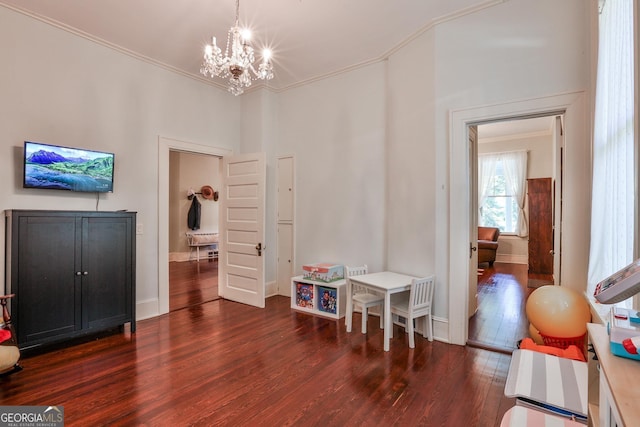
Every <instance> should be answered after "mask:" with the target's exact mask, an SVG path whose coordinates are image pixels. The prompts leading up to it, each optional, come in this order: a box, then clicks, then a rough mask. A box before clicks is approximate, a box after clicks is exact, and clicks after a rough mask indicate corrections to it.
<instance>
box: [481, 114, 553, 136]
mask: <svg viewBox="0 0 640 427" xmlns="http://www.w3.org/2000/svg"><path fill="white" fill-rule="evenodd" d="M554 121H555V115H550V116H544V117H535V118H530V119H520V120H505V121H500V122H494V123H487V124H482V125H479V126H478V141H479V142H483V141H484V142H487V141H488V140H493V139H496V138H507V137H515V136H522V135H534V134H535V135H540V134H549V135H551V132H552V131H553V122H554Z"/></svg>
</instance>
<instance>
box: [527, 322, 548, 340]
mask: <svg viewBox="0 0 640 427" xmlns="http://www.w3.org/2000/svg"><path fill="white" fill-rule="evenodd" d="M529 335H530V336H531V339H532V340H533V342H535V343H536V344H538V345H544V340H543V339H542V335H540V331H538V330H537V329H536V327H535V326H533V324H532V323H530V324H529Z"/></svg>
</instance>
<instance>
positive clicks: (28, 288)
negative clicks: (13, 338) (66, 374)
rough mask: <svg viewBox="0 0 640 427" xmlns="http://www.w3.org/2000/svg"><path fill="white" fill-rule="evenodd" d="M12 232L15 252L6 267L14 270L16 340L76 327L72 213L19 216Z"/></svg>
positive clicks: (77, 303)
mask: <svg viewBox="0 0 640 427" xmlns="http://www.w3.org/2000/svg"><path fill="white" fill-rule="evenodd" d="M15 225H16V224H15V222H14V226H15ZM14 232H16V230H15V228H14ZM16 237H17V239H16V240H14V242H13V244H14V245H15V246H14V248H15V249H16V251H15V252H14V253H17V254H18V256H17V257H15V258H13V259H12V262H13V263H14V264H13V266H12V268H13V269H15V270H14V271H17V275H15V276H14V279H17V281H16V283H13V289H15V292H16V303H17V311H18V312H17V313H16V314H17V316H15V314H14V316H15V317H17V320H16V329H17V333H18V342H19V343H20V344H21V345H22V344H27V345H29V344H30V343H37V342H41V341H43V340H47V339H48V338H51V337H55V336H58V335H65V334H72V333H74V332H75V331H77V330H78V329H80V327H81V324H80V301H79V299H78V296H79V295H80V293H79V292H77V290H79V289H80V288H79V286H80V278H81V276H78V275H76V269H75V265H76V256H77V255H76V250H75V248H76V243H77V241H76V240H77V233H76V218H75V217H74V216H52V217H48V216H20V217H19V218H18V221H17V236H16ZM17 242H19V243H20V244H19V245H18V244H17ZM18 261H19V262H18Z"/></svg>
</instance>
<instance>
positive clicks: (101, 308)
mask: <svg viewBox="0 0 640 427" xmlns="http://www.w3.org/2000/svg"><path fill="white" fill-rule="evenodd" d="M82 229H83V237H82V241H83V244H82V269H83V271H85V272H86V273H87V274H86V275H84V276H83V281H82V301H83V303H82V307H83V315H82V317H83V322H82V323H83V327H85V328H103V327H108V326H112V325H119V324H122V323H123V322H124V321H126V319H128V318H130V317H131V280H130V277H131V263H130V261H128V260H130V259H131V249H130V245H129V244H128V242H130V241H131V240H130V239H131V238H132V236H131V235H130V233H131V230H132V226H131V218H130V217H125V218H118V217H111V218H84V219H83V228H82Z"/></svg>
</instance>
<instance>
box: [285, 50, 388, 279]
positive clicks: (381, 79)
mask: <svg viewBox="0 0 640 427" xmlns="http://www.w3.org/2000/svg"><path fill="white" fill-rule="evenodd" d="M385 105H386V94H385V64H384V63H378V64H374V65H370V66H367V67H364V68H361V69H358V70H356V71H352V72H350V73H347V74H343V75H339V76H336V77H332V78H328V79H325V80H321V81H318V82H315V83H311V84H309V85H306V86H304V87H300V88H297V89H292V90H289V91H286V92H284V93H281V94H279V96H278V112H279V113H278V114H279V123H280V126H279V140H278V152H277V155H285V154H293V155H295V158H296V176H295V183H294V187H295V200H296V206H295V209H296V214H295V218H296V220H295V233H296V244H295V249H296V251H295V260H296V261H295V266H294V271H296V272H297V273H298V274H302V265H304V264H309V263H316V262H335V263H341V264H347V265H356V264H365V263H366V264H368V265H369V267H370V268H371V269H372V270H373V271H379V270H381V269H382V268H384V267H385V263H384V253H385V251H384V248H385V222H386V221H385V220H386V218H385V194H386V190H385V176H386V170H385V154H386V152H385V132H386V116H385V114H386V110H385ZM274 218H275V216H274Z"/></svg>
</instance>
